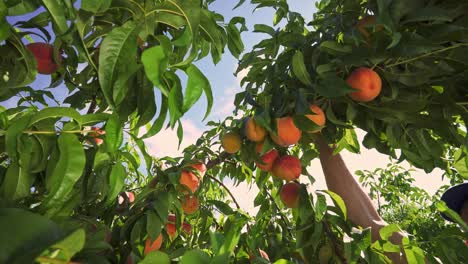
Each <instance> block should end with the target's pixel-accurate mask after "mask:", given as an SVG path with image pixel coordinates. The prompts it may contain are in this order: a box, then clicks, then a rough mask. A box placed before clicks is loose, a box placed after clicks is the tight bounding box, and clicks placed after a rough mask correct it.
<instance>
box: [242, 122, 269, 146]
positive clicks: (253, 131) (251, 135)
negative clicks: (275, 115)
mask: <svg viewBox="0 0 468 264" xmlns="http://www.w3.org/2000/svg"><path fill="white" fill-rule="evenodd" d="M266 135H267V132H266V130H265V128H263V127H262V126H260V125H259V124H257V123H256V122H255V120H254V119H253V117H250V118H249V119H248V120H247V122H246V124H245V136H246V137H247V138H248V139H249V140H251V141H253V142H260V141H263V140H264V139H265V137H266Z"/></svg>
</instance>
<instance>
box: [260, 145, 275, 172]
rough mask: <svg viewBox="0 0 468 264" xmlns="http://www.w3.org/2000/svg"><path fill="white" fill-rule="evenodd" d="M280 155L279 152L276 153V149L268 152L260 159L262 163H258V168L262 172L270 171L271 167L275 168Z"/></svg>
mask: <svg viewBox="0 0 468 264" xmlns="http://www.w3.org/2000/svg"><path fill="white" fill-rule="evenodd" d="M278 155H279V154H278V151H276V149H272V150H270V151H268V152H267V153H265V154H264V155H263V156H262V157H261V158H260V160H261V161H262V162H256V164H257V167H258V168H259V169H261V170H262V171H270V170H271V167H272V166H273V163H274V162H275V160H276V159H277V158H278Z"/></svg>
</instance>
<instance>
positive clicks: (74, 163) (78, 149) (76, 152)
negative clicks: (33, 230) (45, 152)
mask: <svg viewBox="0 0 468 264" xmlns="http://www.w3.org/2000/svg"><path fill="white" fill-rule="evenodd" d="M57 144H58V148H59V152H60V156H59V159H58V162H57V165H56V166H55V168H54V169H53V172H52V174H51V175H50V177H48V178H46V186H49V187H48V192H49V193H48V195H47V197H46V198H45V200H44V201H43V203H42V206H43V207H44V208H45V209H48V210H49V211H48V214H53V213H56V210H60V208H61V205H63V204H64V203H65V202H66V199H65V198H66V197H68V195H69V194H70V193H71V192H72V190H73V187H74V186H75V183H76V182H77V181H78V180H79V179H80V177H81V175H82V174H83V170H84V166H85V163H86V157H85V153H84V150H83V147H82V145H81V142H80V141H79V140H78V138H77V136H76V135H74V134H66V133H63V134H61V135H60V136H59V137H58V140H57Z"/></svg>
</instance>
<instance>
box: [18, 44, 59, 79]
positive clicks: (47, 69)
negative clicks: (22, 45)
mask: <svg viewBox="0 0 468 264" xmlns="http://www.w3.org/2000/svg"><path fill="white" fill-rule="evenodd" d="M26 48H27V49H28V50H29V51H30V52H31V53H32V54H33V55H34V58H36V61H37V72H39V73H41V74H52V73H54V72H56V71H57V69H58V66H59V64H60V63H62V57H61V56H59V57H58V61H57V62H56V61H55V60H54V47H53V46H52V45H50V44H47V43H37V42H36V43H30V44H28V45H26Z"/></svg>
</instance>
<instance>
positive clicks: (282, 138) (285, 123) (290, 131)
mask: <svg viewBox="0 0 468 264" xmlns="http://www.w3.org/2000/svg"><path fill="white" fill-rule="evenodd" d="M276 128H277V134H278V136H274V135H271V139H273V141H274V142H275V143H276V144H278V145H280V146H283V147H287V146H291V145H294V144H296V143H297V142H299V139H301V135H302V133H301V130H299V128H297V127H296V125H295V124H294V121H293V119H292V117H290V116H286V117H282V118H277V119H276Z"/></svg>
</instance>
